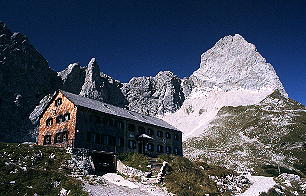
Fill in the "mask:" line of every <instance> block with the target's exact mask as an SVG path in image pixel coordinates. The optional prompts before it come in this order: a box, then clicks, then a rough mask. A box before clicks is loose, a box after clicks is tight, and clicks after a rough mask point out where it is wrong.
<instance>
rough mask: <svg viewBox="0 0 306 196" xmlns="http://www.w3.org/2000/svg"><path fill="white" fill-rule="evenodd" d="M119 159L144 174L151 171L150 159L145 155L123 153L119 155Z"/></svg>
mask: <svg viewBox="0 0 306 196" xmlns="http://www.w3.org/2000/svg"><path fill="white" fill-rule="evenodd" d="M118 159H119V160H120V161H122V162H123V163H124V164H125V165H128V166H130V167H133V168H136V169H139V170H141V171H144V172H146V171H150V168H148V167H147V166H148V164H149V161H148V160H149V159H148V157H146V156H145V155H143V154H139V153H122V154H119V155H118Z"/></svg>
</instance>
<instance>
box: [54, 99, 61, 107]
mask: <svg viewBox="0 0 306 196" xmlns="http://www.w3.org/2000/svg"><path fill="white" fill-rule="evenodd" d="M61 104H62V98H58V99H57V100H55V106H60V105H61Z"/></svg>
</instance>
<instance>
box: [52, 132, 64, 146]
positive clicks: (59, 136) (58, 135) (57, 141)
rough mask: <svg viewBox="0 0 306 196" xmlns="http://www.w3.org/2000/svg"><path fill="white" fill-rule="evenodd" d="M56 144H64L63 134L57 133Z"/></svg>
mask: <svg viewBox="0 0 306 196" xmlns="http://www.w3.org/2000/svg"><path fill="white" fill-rule="evenodd" d="M54 143H55V144H58V143H62V132H59V133H56V134H55V138H54Z"/></svg>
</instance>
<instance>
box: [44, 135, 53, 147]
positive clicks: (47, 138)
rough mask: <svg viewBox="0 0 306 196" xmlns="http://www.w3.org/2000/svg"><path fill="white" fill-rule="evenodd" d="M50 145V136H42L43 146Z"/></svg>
mask: <svg viewBox="0 0 306 196" xmlns="http://www.w3.org/2000/svg"><path fill="white" fill-rule="evenodd" d="M48 144H51V135H45V136H44V145H48Z"/></svg>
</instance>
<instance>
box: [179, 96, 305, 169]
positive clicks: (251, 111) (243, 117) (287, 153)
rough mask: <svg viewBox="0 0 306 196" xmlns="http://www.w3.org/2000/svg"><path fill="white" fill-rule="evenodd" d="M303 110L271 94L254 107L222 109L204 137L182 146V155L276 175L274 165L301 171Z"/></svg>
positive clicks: (302, 159) (303, 162)
mask: <svg viewBox="0 0 306 196" xmlns="http://www.w3.org/2000/svg"><path fill="white" fill-rule="evenodd" d="M304 109H305V107H304V106H303V105H301V104H299V103H297V102H295V101H293V100H291V99H286V98H284V97H282V96H281V95H280V94H279V93H278V92H274V93H273V94H272V95H270V96H269V97H267V98H266V99H265V100H263V101H262V102H261V103H260V104H258V105H252V106H238V107H223V108H222V109H221V110H220V111H219V113H218V115H217V118H216V119H215V120H214V121H213V122H212V123H211V124H210V125H211V126H210V127H209V128H208V129H207V130H206V134H205V135H203V136H202V137H199V138H193V139H190V140H188V141H187V142H185V143H184V148H185V149H186V153H187V154H189V155H194V154H197V155H198V156H199V157H201V158H203V159H206V160H207V161H210V162H213V163H215V164H218V165H226V166H230V167H233V168H237V167H240V168H243V167H245V166H246V167H247V168H253V169H254V170H255V172H256V173H257V174H264V175H276V174H278V166H280V169H282V170H283V171H282V172H291V173H292V171H289V170H288V169H287V168H290V169H295V170H299V171H298V172H299V174H301V172H304V171H305V152H304V146H303V141H304V140H305V135H304V134H305V123H306V115H305V112H304V111H303V110H304Z"/></svg>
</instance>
